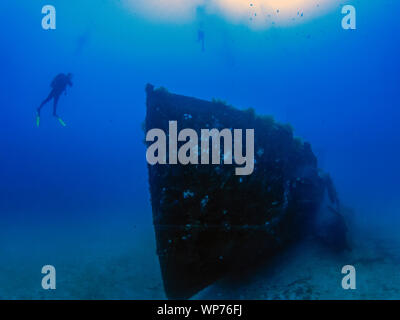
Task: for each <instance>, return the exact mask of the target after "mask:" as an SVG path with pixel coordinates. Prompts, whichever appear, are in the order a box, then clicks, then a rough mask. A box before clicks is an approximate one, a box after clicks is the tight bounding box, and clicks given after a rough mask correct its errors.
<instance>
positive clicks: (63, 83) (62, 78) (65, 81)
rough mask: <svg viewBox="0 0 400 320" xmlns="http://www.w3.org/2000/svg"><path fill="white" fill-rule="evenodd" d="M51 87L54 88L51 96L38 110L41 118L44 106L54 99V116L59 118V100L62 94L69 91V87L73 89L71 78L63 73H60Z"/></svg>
mask: <svg viewBox="0 0 400 320" xmlns="http://www.w3.org/2000/svg"><path fill="white" fill-rule="evenodd" d="M50 86H51V87H52V90H51V92H50V94H49V95H48V97H47V98H46V99H45V100H44V101H43V102H42V103H41V105H40V106H39V108H38V109H37V113H38V116H40V110H41V109H42V108H43V106H44V105H45V104H46V103H47V102H49V101H50V100H51V99H53V116H55V117H58V116H57V104H58V100H59V98H60V96H61V94H62V93H63V92H64V91H65V90H66V89H67V86H70V87H72V82H71V77H70V76H68V75H65V74H63V73H60V74H59V75H57V76H56V77H55V78H54V79H53V81H52V82H51V85H50Z"/></svg>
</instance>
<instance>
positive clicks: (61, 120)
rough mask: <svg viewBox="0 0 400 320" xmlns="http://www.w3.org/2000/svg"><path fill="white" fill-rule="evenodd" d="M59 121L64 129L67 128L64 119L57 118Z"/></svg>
mask: <svg viewBox="0 0 400 320" xmlns="http://www.w3.org/2000/svg"><path fill="white" fill-rule="evenodd" d="M57 119H58V121H59V122H60V123H61V125H62V126H63V127H66V126H67V125H66V124H65V122H64V121H63V119H61V118H57Z"/></svg>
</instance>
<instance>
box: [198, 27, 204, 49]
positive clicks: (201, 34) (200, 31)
mask: <svg viewBox="0 0 400 320" xmlns="http://www.w3.org/2000/svg"><path fill="white" fill-rule="evenodd" d="M204 39H205V34H204V31H203V30H201V29H199V31H198V32H197V41H198V42H200V43H201V51H203V52H204V50H205V46H204Z"/></svg>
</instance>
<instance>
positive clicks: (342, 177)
mask: <svg viewBox="0 0 400 320" xmlns="http://www.w3.org/2000/svg"><path fill="white" fill-rule="evenodd" d="M48 2H49V3H47V2H46V3H44V2H43V1H38V0H34V1H27V0H25V1H11V0H6V1H2V2H1V3H0V27H1V30H2V32H1V33H0V41H1V43H2V50H1V51H0V64H1V70H2V77H1V78H0V88H1V89H0V107H1V111H2V112H1V115H2V116H1V123H2V124H1V126H0V149H1V157H0V299H165V298H167V295H166V293H165V290H164V285H163V278H162V272H161V269H160V263H159V259H158V256H157V250H156V233H155V229H154V226H153V216H152V209H153V210H154V207H153V208H152V204H151V201H150V185H149V171H148V163H147V161H146V144H145V143H144V141H145V137H146V133H145V132H144V129H146V126H145V118H146V97H147V96H146V91H145V88H146V84H148V83H151V84H153V85H154V86H155V87H156V88H159V87H162V89H159V90H161V91H165V92H171V93H176V94H179V95H184V96H189V97H195V98H198V99H201V100H206V101H214V102H215V101H219V102H220V103H221V104H223V105H224V106H226V105H232V106H234V107H235V108H237V109H239V110H248V109H249V108H252V109H254V112H255V113H256V114H258V115H268V116H271V117H273V118H274V119H275V121H276V122H277V123H283V124H286V123H288V124H290V127H291V128H293V133H294V136H295V137H299V138H300V139H301V141H303V142H307V143H309V144H310V145H311V148H312V151H313V153H314V154H315V156H316V158H317V159H318V167H319V168H321V169H322V170H323V171H324V172H328V173H329V175H330V177H331V178H332V180H333V182H334V184H335V188H336V190H337V193H338V196H339V198H340V202H341V204H343V205H344V206H345V207H346V208H348V210H347V211H346V212H347V214H344V218H345V219H346V225H347V236H348V241H349V244H350V247H351V250H345V251H343V252H335V251H332V250H330V249H329V248H327V247H326V246H324V244H323V243H321V242H320V241H318V240H317V239H315V238H307V239H305V240H302V241H297V242H296V243H294V244H293V245H291V246H288V247H287V248H285V250H281V251H280V252H278V253H277V254H276V255H274V256H273V257H271V259H267V261H262V262H260V264H259V265H258V266H257V267H255V268H252V269H251V270H250V271H249V272H248V273H247V274H246V275H245V276H241V277H236V276H235V275H226V276H225V277H221V279H218V280H217V281H216V282H213V283H210V285H209V286H208V287H207V288H205V289H203V290H201V291H200V292H197V293H196V294H194V296H193V297H192V298H194V299H399V298H400V294H399V292H400V290H399V289H400V269H399V268H398V265H399V263H400V237H399V235H398V228H399V227H400V219H399V213H400V212H399V210H400V197H399V186H398V184H399V180H400V168H399V163H400V151H399V146H400V126H399V120H400V110H399V107H400V97H399V85H400V78H399V71H400V61H399V53H400V45H399V41H398V40H399V34H400V22H399V19H398V14H397V13H398V12H399V10H400V3H398V1H394V0H370V1H361V0H353V1H339V0H319V1H318V0H309V1H308V0H293V1H290V0H285V1H277V0H254V1H245V0H243V1H239V0H215V1H212V0H209V1H205V0H193V1H183V0H173V1H172V0H171V1H153V0H149V1H142V0H138V1H135V0H120V1H116V0H115V1H112V0H102V1H95V0H86V1H78V0H69V1H65V0H51V1H48ZM45 5H52V6H53V7H54V8H55V9H56V26H55V29H48V30H46V29H44V28H43V26H42V19H43V18H44V16H45V15H46V13H45V14H44V13H42V8H43V6H45ZM345 5H351V6H353V7H354V8H355V9H356V17H357V20H356V29H348V30H347V29H344V28H343V27H342V19H343V18H344V17H345V15H346V14H343V13H342V8H343V6H345ZM60 73H64V74H68V73H72V74H73V77H72V80H71V81H72V83H71V84H72V86H71V87H70V86H68V88H67V91H66V94H64V92H61V93H60V97H59V101H58V107H57V115H58V116H59V117H60V119H61V118H62V121H61V122H60V121H57V118H55V117H53V102H52V101H50V102H49V103H48V104H45V105H44V106H43V108H41V111H40V123H39V125H37V122H36V116H37V114H36V112H37V108H38V107H39V106H40V104H41V102H42V101H43V100H44V99H45V98H46V97H48V95H49V92H50V91H51V88H50V83H51V82H52V80H53V79H54V77H55V76H57V75H58V74H60ZM147 98H148V97H147ZM225 101H226V102H225ZM199 105H200V104H199ZM210 113H211V112H210ZM210 117H211V114H210ZM170 120H176V119H170ZM63 123H64V124H65V126H63V125H62V124H63ZM290 130H292V129H290ZM258 134H259V135H260V136H261V135H262V133H259V132H258V131H255V136H256V137H257V135H258ZM307 145H308V144H307ZM256 152H257V150H256ZM248 205H249V206H251V205H252V204H251V203H249V204H248ZM45 265H52V266H54V267H55V268H56V270H57V289H56V290H44V289H43V288H42V286H41V281H42V277H43V274H42V273H41V270H42V267H43V266H45ZM345 265H352V266H354V267H355V268H356V270H357V289H356V290H344V289H343V288H342V285H341V282H342V279H343V276H344V275H343V274H342V273H341V270H342V267H343V266H345ZM238 278H239V279H238Z"/></svg>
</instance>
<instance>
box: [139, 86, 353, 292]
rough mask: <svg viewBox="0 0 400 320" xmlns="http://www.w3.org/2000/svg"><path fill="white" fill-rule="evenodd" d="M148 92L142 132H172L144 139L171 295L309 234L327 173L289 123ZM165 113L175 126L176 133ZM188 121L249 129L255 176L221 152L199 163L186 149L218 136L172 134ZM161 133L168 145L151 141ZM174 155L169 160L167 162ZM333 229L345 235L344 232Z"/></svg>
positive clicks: (195, 127) (195, 128)
mask: <svg viewBox="0 0 400 320" xmlns="http://www.w3.org/2000/svg"><path fill="white" fill-rule="evenodd" d="M146 93H147V101H146V107H147V112H146V119H145V123H144V130H145V132H146V133H148V132H150V131H151V130H153V129H157V130H159V131H158V132H169V133H168V134H167V135H166V136H165V137H162V135H161V136H158V137H157V138H156V137H155V136H156V135H155V134H151V135H147V137H146V138H147V139H146V140H147V141H146V142H145V143H146V144H147V147H148V148H150V147H151V146H152V148H153V149H152V152H153V159H152V162H151V161H149V163H148V174H149V187H150V196H151V205H152V213H153V223H154V228H155V234H156V244H157V254H158V257H159V261H160V267H161V272H162V277H163V282H164V288H165V292H166V295H167V297H168V298H169V299H187V298H190V297H191V296H192V295H194V294H195V293H197V292H198V291H200V290H201V289H203V288H205V287H206V286H208V285H210V284H211V283H213V282H215V281H216V280H218V279H219V278H221V277H223V276H224V275H226V274H227V273H229V272H234V271H235V270H238V269H240V268H245V267H246V266H251V265H254V264H256V263H257V262H260V261H265V260H266V259H268V258H269V257H271V256H272V255H273V254H274V253H276V252H277V251H278V250H282V249H283V248H284V247H285V246H287V245H289V244H290V243H292V242H294V241H297V240H299V239H301V238H302V237H304V236H305V235H307V234H309V233H310V232H312V230H313V228H314V225H315V223H314V222H315V220H316V217H317V215H318V214H319V212H320V208H321V205H322V203H323V201H324V197H326V196H325V193H326V192H325V189H326V179H325V176H324V174H323V173H322V172H321V170H319V168H318V163H317V158H316V156H315V155H314V153H313V152H312V149H311V145H310V144H309V143H307V142H303V141H302V140H301V139H299V138H296V137H294V135H293V130H292V128H291V127H290V125H287V124H280V123H277V122H276V121H274V119H273V118H272V117H270V116H260V115H256V114H255V112H254V110H252V109H248V110H239V109H236V108H234V107H232V106H229V105H227V104H226V103H224V102H222V101H219V100H213V101H204V100H200V99H196V98H192V97H186V96H182V95H176V94H172V93H169V92H168V91H167V90H166V89H163V88H160V89H154V87H153V86H152V85H150V84H148V85H147V87H146ZM171 121H172V122H173V124H174V125H175V126H176V127H174V130H175V131H174V132H173V133H171V132H170V129H171ZM188 128H190V130H192V131H191V132H192V133H193V132H194V133H197V135H196V136H198V137H200V136H201V131H202V130H204V129H210V130H211V129H216V130H215V131H214V132H221V131H222V130H226V129H227V128H228V129H229V128H230V129H231V130H232V131H233V130H234V129H235V130H238V129H241V130H242V131H243V133H244V132H245V131H246V130H248V129H249V128H251V129H254V140H253V141H252V142H251V143H253V146H252V147H253V149H254V150H253V151H254V152H253V159H252V160H253V164H254V167H253V168H252V170H251V174H248V175H236V174H235V164H234V163H233V162H232V161H231V162H229V161H228V163H226V161H224V160H226V157H224V154H225V155H226V152H221V153H218V156H221V161H217V160H218V159H216V158H214V160H215V161H209V162H208V163H202V162H200V161H195V159H196V157H195V156H193V155H192V154H191V153H192V152H193V153H194V154H195V155H199V154H200V153H202V152H203V151H204V150H203V149H204V148H205V147H208V143H209V142H211V146H210V148H208V149H207V150H208V151H209V152H210V153H211V151H210V150H212V149H213V147H214V146H213V144H217V146H218V147H219V146H224V143H222V142H221V141H216V140H212V139H211V140H209V141H207V146H205V145H204V144H203V141H202V142H199V143H194V144H193V143H190V135H186V137H187V140H185V139H182V138H181V139H178V137H177V136H175V135H176V134H177V132H178V130H183V129H188ZM225 133H226V131H225ZM171 135H173V136H174V137H173V138H174V140H173V141H174V142H173V144H176V145H174V146H172V147H173V148H170V147H171V146H170V144H171ZM149 136H150V137H149ZM167 136H168V137H167ZM193 136H194V134H193ZM221 137H222V139H221V140H225V139H224V138H226V137H223V136H222V135H220V136H219V138H221ZM214 138H215V137H214ZM160 139H161V140H165V141H160V142H166V140H168V142H169V143H168V144H169V146H168V147H167V146H166V145H164V147H161V145H162V144H160V148H157V145H155V142H156V141H157V140H160ZM200 140H203V139H200ZM243 141H244V145H243V150H249V148H248V147H249V145H248V144H249V143H250V142H249V140H246V139H243ZM185 145H186V148H185ZM188 146H190V147H188ZM225 147H226V146H225ZM180 148H182V149H183V150H185V151H184V152H183V153H182V154H181V156H182V157H183V158H185V159H186V162H185V161H183V162H184V163H182V161H176V159H175V158H176V157H177V155H176V154H171V150H175V151H172V152H174V153H176V150H178V149H180ZM236 148H238V146H236V145H235V146H234V148H233V150H230V151H231V152H232V154H233V158H239V156H240V154H239V153H238V152H236V153H235V149H236ZM246 148H247V149H246ZM156 149H157V150H156ZM243 150H242V151H243ZM224 151H226V150H224ZM154 158H155V159H154ZM171 158H172V159H175V160H174V161H173V162H172V163H171V161H166V159H171ZM191 159H192V162H191V161H190V160H191ZM343 223H344V222H343V220H339V222H337V223H336V224H343ZM339 229H340V230H346V229H345V227H344V226H342V228H339ZM335 237H336V239H339V240H338V241H343V242H344V241H345V240H343V239H344V238H345V231H343V232H342V233H341V234H339V235H338V234H337V233H335ZM335 241H336V240H335Z"/></svg>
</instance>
